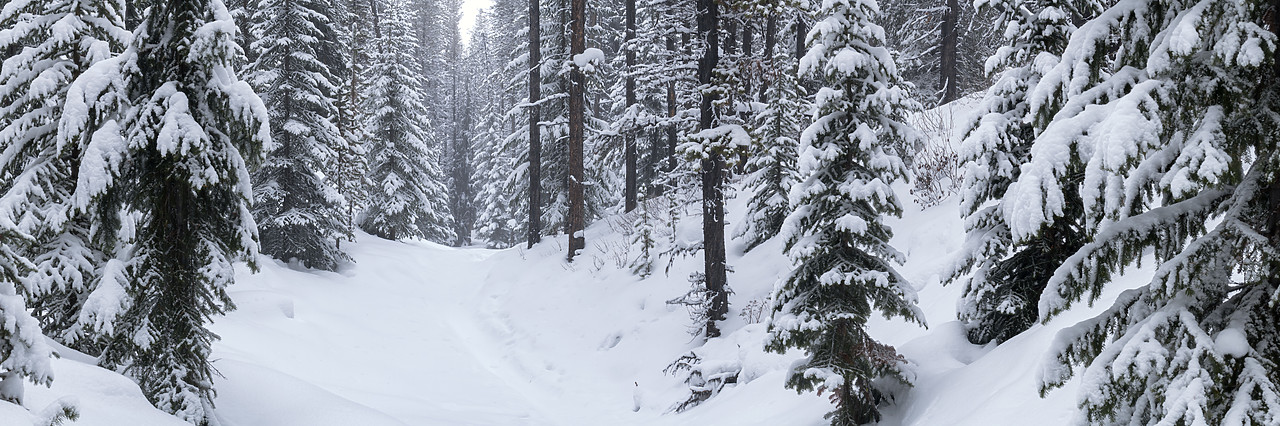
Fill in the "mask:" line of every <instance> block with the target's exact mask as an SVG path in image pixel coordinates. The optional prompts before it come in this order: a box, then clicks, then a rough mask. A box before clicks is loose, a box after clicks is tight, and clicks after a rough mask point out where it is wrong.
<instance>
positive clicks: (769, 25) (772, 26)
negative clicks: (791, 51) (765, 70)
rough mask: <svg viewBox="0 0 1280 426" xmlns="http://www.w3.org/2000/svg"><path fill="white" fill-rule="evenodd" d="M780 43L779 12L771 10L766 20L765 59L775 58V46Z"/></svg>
mask: <svg viewBox="0 0 1280 426" xmlns="http://www.w3.org/2000/svg"><path fill="white" fill-rule="evenodd" d="M777 44H778V14H776V13H773V12H770V13H769V17H768V18H765V21H764V59H765V60H766V61H771V60H773V48H774V46H776V45H777Z"/></svg>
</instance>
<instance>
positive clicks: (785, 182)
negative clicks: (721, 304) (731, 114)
mask: <svg viewBox="0 0 1280 426" xmlns="http://www.w3.org/2000/svg"><path fill="white" fill-rule="evenodd" d="M795 63H796V61H794V60H793V59H791V57H790V55H787V54H783V55H775V56H774V57H773V60H772V62H771V63H770V66H769V68H770V70H769V74H768V76H767V80H768V81H769V85H768V87H767V88H766V89H765V91H764V98H763V99H762V100H763V102H764V103H765V104H766V105H767V106H766V107H765V109H764V111H761V112H760V113H759V114H758V115H756V116H755V120H754V121H755V122H754V123H753V124H754V126H752V127H753V129H752V131H751V139H752V146H751V151H752V152H751V154H750V156H749V159H748V160H747V170H748V171H749V174H748V175H747V176H746V178H745V180H744V181H743V184H744V185H745V186H746V188H747V191H748V192H750V194H751V198H750V199H749V200H748V201H747V214H746V217H745V218H744V219H743V221H742V223H740V224H739V225H738V229H737V232H736V234H737V236H738V237H740V238H743V239H744V240H745V243H746V249H747V250H751V249H753V248H755V247H756V246H759V245H760V244H762V243H764V242H765V241H767V240H769V239H770V238H773V237H774V236H776V235H778V232H779V231H781V230H782V224H783V222H785V220H786V218H787V215H788V214H790V213H791V209H790V206H789V205H788V204H787V192H788V191H790V190H791V187H792V186H794V185H795V184H796V176H795V174H796V149H797V146H798V143H797V142H796V139H797V138H799V137H800V131H801V130H802V129H803V124H802V123H801V120H803V119H804V116H805V114H806V113H808V110H809V106H808V105H807V102H806V101H805V98H804V96H803V95H802V93H803V91H804V88H802V87H800V84H799V81H798V80H797V79H796V71H797V70H796V67H795Z"/></svg>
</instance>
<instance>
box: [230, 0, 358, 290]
mask: <svg viewBox="0 0 1280 426" xmlns="http://www.w3.org/2000/svg"><path fill="white" fill-rule="evenodd" d="M254 11H255V14H254V22H253V32H254V36H253V39H254V40H255V41H254V44H253V50H254V51H256V52H258V55H257V60H256V61H255V62H254V63H253V65H252V66H251V67H250V69H251V70H252V74H251V75H249V76H248V77H247V78H246V79H247V80H248V81H249V82H250V83H251V84H253V86H254V87H255V88H257V90H258V93H260V94H261V96H262V100H263V101H264V102H265V103H266V106H267V109H268V111H270V114H271V138H272V140H274V141H275V143H276V145H275V149H274V150H273V151H271V152H270V153H268V154H267V159H266V161H265V162H264V163H263V164H262V167H261V168H259V169H257V170H256V171H254V173H253V179H254V196H255V197H256V198H257V199H256V200H255V203H254V206H253V214H254V217H255V218H256V219H257V222H258V233H259V237H260V238H261V243H260V245H261V251H262V253H264V254H268V255H271V256H273V257H275V258H277V259H281V260H285V261H289V260H297V261H298V262H301V263H302V265H304V266H306V267H308V268H317V269H324V270H329V271H333V270H337V268H338V265H339V264H340V263H341V262H343V261H346V260H350V257H349V256H347V255H346V253H343V252H342V250H339V249H338V247H337V242H338V239H339V238H343V237H348V238H349V235H348V234H347V230H346V227H345V221H344V220H343V215H344V214H345V213H346V210H347V209H346V206H345V205H344V204H345V201H344V200H343V198H342V195H341V194H339V193H338V190H337V189H336V188H334V187H333V186H332V185H331V184H330V183H329V182H327V181H325V180H324V179H322V178H321V177H320V174H319V173H318V172H319V171H321V170H323V169H324V165H325V164H326V163H327V162H330V161H334V160H336V157H337V155H338V153H339V152H342V151H344V150H345V149H344V148H345V147H344V146H345V145H346V140H345V139H343V138H342V135H341V134H340V132H339V130H338V128H337V126H335V125H334V123H333V121H332V120H333V119H334V118H335V116H336V112H337V111H336V109H335V108H334V105H333V97H334V95H335V94H336V93H337V87H336V86H334V84H333V80H334V78H333V74H332V73H331V72H330V71H329V67H328V66H326V65H325V64H324V63H323V62H321V60H320V56H321V55H322V54H324V53H331V52H334V51H337V50H338V49H336V46H335V44H336V42H337V40H336V34H335V28H334V27H333V26H332V24H331V23H330V21H329V18H328V16H333V15H334V13H332V12H333V7H332V5H331V4H330V3H329V2H327V1H312V0H260V1H259V2H258V4H257V6H256V7H255V8H254Z"/></svg>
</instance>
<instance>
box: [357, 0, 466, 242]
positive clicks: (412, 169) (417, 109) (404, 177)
mask: <svg viewBox="0 0 1280 426" xmlns="http://www.w3.org/2000/svg"><path fill="white" fill-rule="evenodd" d="M388 6H389V7H388V8H387V9H386V10H384V11H382V12H383V14H382V15H381V18H382V24H381V28H380V30H381V35H380V36H379V37H378V38H377V39H376V41H375V42H374V44H375V46H377V49H378V50H379V51H378V54H377V56H376V57H375V58H374V63H373V67H372V70H371V72H370V74H371V75H372V78H373V80H372V81H371V82H370V86H371V88H370V93H369V97H368V99H369V100H368V102H369V105H368V106H367V107H366V109H367V110H368V111H370V116H369V122H368V124H367V125H366V128H367V129H368V131H369V133H370V135H369V136H370V137H371V138H372V139H371V140H370V141H369V143H368V147H369V169H370V173H369V178H370V181H371V187H370V188H369V205H368V206H367V207H366V210H365V211H364V213H363V214H362V217H361V220H360V228H361V229H364V230H365V232H368V233H370V234H373V235H377V236H379V237H382V238H387V239H400V238H424V239H428V240H432V241H438V242H439V241H448V238H449V235H451V234H452V232H451V229H450V228H449V217H448V215H447V208H448V193H447V192H446V189H445V186H444V181H443V179H444V176H443V175H442V174H441V172H440V169H439V166H438V164H437V163H436V161H438V160H437V157H436V154H437V153H436V152H434V151H432V150H431V149H430V145H431V144H430V142H429V141H428V140H427V139H426V138H427V137H429V135H430V134H431V133H430V132H429V131H428V129H425V127H427V126H428V123H424V122H423V121H422V113H423V111H424V109H423V106H422V101H421V98H420V97H419V96H420V93H421V92H420V91H419V88H418V80H417V79H416V78H415V75H416V73H415V72H414V67H415V65H416V64H415V62H414V58H413V34H412V33H410V29H409V26H408V21H407V19H406V18H407V16H406V15H407V14H406V11H405V5H404V4H401V3H400V2H391V3H390V4H389V5H388Z"/></svg>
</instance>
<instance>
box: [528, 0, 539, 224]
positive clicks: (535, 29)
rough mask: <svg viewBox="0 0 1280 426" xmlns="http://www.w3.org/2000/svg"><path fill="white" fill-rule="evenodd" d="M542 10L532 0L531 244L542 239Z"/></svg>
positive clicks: (530, 91) (530, 78)
mask: <svg viewBox="0 0 1280 426" xmlns="http://www.w3.org/2000/svg"><path fill="white" fill-rule="evenodd" d="M541 14H542V13H541V9H540V8H539V4H538V0H529V235H528V247H529V248H533V245H534V244H537V243H538V242H539V241H542V135H540V134H539V133H540V132H539V130H541V129H540V127H541V124H539V123H538V122H539V120H541V119H542V114H541V113H540V111H539V105H538V102H540V101H541V100H542V76H541V67H542V31H541V30H542V28H541V26H542V22H541V19H539V18H540V17H541V16H540V15H541Z"/></svg>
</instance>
